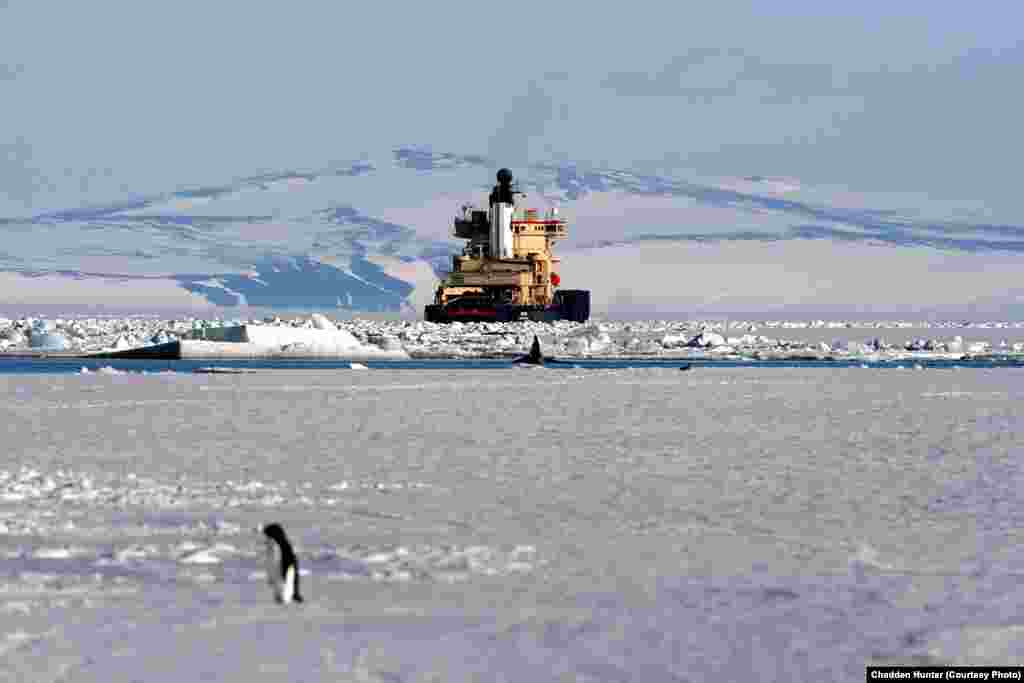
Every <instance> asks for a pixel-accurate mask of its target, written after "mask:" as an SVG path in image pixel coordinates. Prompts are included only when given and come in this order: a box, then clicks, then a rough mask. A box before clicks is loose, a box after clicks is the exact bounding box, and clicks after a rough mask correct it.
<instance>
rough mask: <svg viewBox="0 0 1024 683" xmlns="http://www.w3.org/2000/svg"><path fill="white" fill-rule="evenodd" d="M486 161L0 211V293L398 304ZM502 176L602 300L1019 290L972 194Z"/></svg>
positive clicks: (337, 171) (1004, 293) (145, 301)
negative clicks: (555, 214)
mask: <svg viewBox="0 0 1024 683" xmlns="http://www.w3.org/2000/svg"><path fill="white" fill-rule="evenodd" d="M501 165H502V164H501V160H491V159H487V158H484V157H482V156H479V155H462V154H455V153H449V152H437V151H434V150H432V149H431V148H429V147H423V146H407V147H400V148H398V149H395V150H394V152H393V154H392V156H391V157H390V158H383V159H362V160H358V161H354V162H346V163H341V164H333V165H330V166H328V167H325V168H321V169H313V170H306V171H301V172H299V171H294V172H292V171H282V172H280V173H274V174H265V175H259V176H254V177H247V178H240V179H235V180H230V181H225V182H224V183H223V184H220V185H216V186H210V187H185V188H178V189H171V190H169V191H168V192H166V193H164V194H159V195H154V196H145V197H128V198H115V200H114V201H111V202H110V203H109V204H105V205H99V206H89V207H72V208H65V209H60V210H54V211H48V212H44V213H40V214H38V215H31V216H7V217H0V234H3V235H4V237H5V239H4V243H3V245H2V247H0V270H2V271H3V272H2V273H0V283H3V284H4V285H5V286H4V287H0V291H3V292H4V295H3V297H2V298H0V304H14V303H20V304H32V303H62V304H67V305H68V306H69V307H73V306H79V305H85V304H96V303H99V302H102V303H106V304H109V305H112V306H121V307H124V306H129V307H130V306H135V307H138V308H141V309H158V308H164V307H183V306H217V307H232V306H238V305H247V306H256V307H261V308H276V309H296V308H299V309H301V308H317V309H324V308H341V309H346V310H351V311H391V312H400V311H404V312H407V313H413V312H416V311H419V310H420V308H421V306H422V305H423V304H424V303H425V302H426V301H427V300H428V299H429V298H430V297H431V296H432V292H433V289H434V286H435V284H436V278H437V276H438V275H439V274H441V273H443V272H444V271H445V270H446V269H447V268H448V266H449V264H450V258H451V255H452V254H453V253H457V252H458V251H459V249H460V248H461V242H460V241H458V240H454V239H452V238H451V236H450V229H451V219H452V217H453V216H454V215H455V213H456V211H457V210H458V207H459V206H460V204H462V203H465V202H469V201H475V202H480V203H482V202H484V201H485V199H486V193H487V192H488V190H489V189H490V186H491V185H492V184H493V182H494V180H493V178H494V172H495V171H496V170H497V168H498V167H499V166H501ZM512 170H513V172H514V173H515V175H516V178H517V181H518V182H519V183H520V186H521V188H522V189H524V190H525V191H526V192H527V195H528V200H527V201H528V203H530V204H533V205H536V206H538V207H545V206H551V205H558V206H559V207H561V209H562V210H563V213H565V214H566V215H567V216H568V217H569V219H570V221H572V225H571V228H570V239H569V240H567V241H566V242H565V243H564V244H561V245H559V248H558V252H559V254H560V255H561V256H562V257H563V259H564V260H563V265H562V274H563V282H564V283H565V286H568V287H573V288H587V289H591V290H592V291H593V297H594V303H595V309H596V310H597V311H598V312H609V313H612V314H616V313H618V314H629V313H631V312H633V313H636V314H644V315H651V314H659V313H662V314H667V315H673V314H679V313H685V312H688V311H690V312H694V311H703V312H712V311H714V312H725V311H730V310H735V311H755V310H780V309H806V310H825V309H829V310H845V309H853V310H858V311H860V312H868V311H871V310H881V311H898V310H904V309H934V308H949V309H964V310H968V309H979V308H981V309H987V308H999V309H1005V308H1006V307H1013V306H1015V305H1016V302H1017V301H1018V299H1020V300H1021V301H1024V288H1015V287H1014V285H1013V278H1015V271H1016V270H1018V269H1019V265H1020V263H1021V261H1022V259H1024V226H1018V225H1006V224H1002V223H999V222H997V221H991V220H988V219H987V215H988V214H987V212H986V209H985V206H984V205H983V204H981V203H979V202H973V203H972V202H939V201H934V200H932V199H930V198H928V197H922V196H905V195H891V194H885V195H880V194H877V193H876V194H872V195H864V194H857V193H854V192H852V191H850V190H849V189H847V188H835V187H823V186H815V185H809V184H808V183H806V182H802V181H801V180H800V179H795V178H787V177H771V176H761V175H746V176H742V175H738V176H735V177H725V178H723V177H701V176H699V175H698V174H691V175H689V176H687V177H682V176H679V175H673V176H671V177H669V176H661V175H652V174H640V173H633V172H630V171H627V170H617V169H609V168H603V167H598V166H593V165H582V164H571V163H557V164H555V163H551V164H538V165H534V166H530V167H526V168H515V167H513V169H512Z"/></svg>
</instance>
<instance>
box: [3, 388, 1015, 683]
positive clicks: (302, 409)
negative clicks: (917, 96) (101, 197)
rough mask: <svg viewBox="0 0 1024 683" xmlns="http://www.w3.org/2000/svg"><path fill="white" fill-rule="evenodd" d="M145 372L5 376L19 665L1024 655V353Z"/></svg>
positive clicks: (397, 668)
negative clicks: (280, 578)
mask: <svg viewBox="0 0 1024 683" xmlns="http://www.w3.org/2000/svg"><path fill="white" fill-rule="evenodd" d="M125 379H126V378H125V377H121V376H118V375H112V374H105V373H88V374H81V375H50V376H41V375H8V376H0V387H2V388H0V390H2V391H3V393H4V396H5V398H6V400H5V401H4V402H3V404H2V405H0V424H3V425H4V431H5V434H6V437H7V438H6V440H5V446H6V448H5V449H4V455H3V457H2V458H0V562H2V567H3V573H2V575H0V681H8V680H9V681H21V680H32V681H76V682H77V681H83V682H90V681H115V682H116V681H136V680H144V681H147V682H159V681H175V683H178V682H180V681H183V680H190V681H191V680H223V681H244V682H245V683H254V682H256V681H275V682H279V681H282V680H288V681H523V680H531V681H565V680H573V681H670V680H680V681H682V680H690V681H705V680H723V681H725V680H730V681H740V680H759V681H848V680H861V678H862V677H863V675H864V674H863V672H864V666H865V664H867V663H869V662H878V663H909V662H912V661H915V662H929V663H965V664H982V665H987V664H1016V665H1021V664H1024V638H1022V637H1021V635H1022V632H1024V618H1022V617H1021V614H1022V610H1021V605H1022V603H1024V582H1022V581H1021V577H1022V576H1024V550H1022V549H1021V548H1022V546H1021V542H1020V541H1021V532H1020V529H1021V528H1022V527H1024V504H1022V499H1021V497H1020V491H1021V490H1022V485H1024V471H1022V464H1024V463H1022V458H1024V455H1022V451H1021V448H1020V443H1021V440H1022V436H1024V427H1022V421H1021V419H1020V418H1021V414H1020V413H1021V408H1020V405H1021V399H1022V398H1024V373H1022V371H1020V370H1005V369H1002V370H980V369H979V370H975V369H957V370H921V371H918V372H893V371H891V370H890V371H887V370H872V369H867V370H865V369H859V368H857V369H810V368H808V369H793V368H790V369H751V368H734V369H724V368H723V369H709V368H700V369H698V370H696V371H691V372H688V373H681V372H679V371H678V370H669V369H633V370H595V371H582V370H552V369H545V368H539V369H535V370H534V371H533V372H516V371H514V370H506V371H483V370H481V371H462V372H457V373H453V372H447V371H390V370H377V371H374V372H365V373H353V372H348V371H344V370H342V371H338V372H331V371H326V372H324V371H319V372H315V373H314V372H309V371H280V372H264V373H256V374H248V375H232V376H219V375H190V374H179V373H159V374H152V375H134V376H132V377H131V380H132V381H124V380H125ZM270 521H277V522H280V523H281V524H282V525H283V526H284V528H285V529H286V531H287V532H288V534H289V536H290V537H291V539H292V542H293V544H294V545H295V548H296V551H297V553H298V557H299V562H300V567H301V569H302V573H301V589H302V592H303V594H304V597H305V598H306V602H305V603H304V604H301V605H288V606H282V605H277V604H275V603H274V602H273V601H272V599H271V595H270V592H269V590H268V589H267V585H266V581H265V574H264V572H263V541H262V538H261V535H260V534H259V533H258V531H257V528H258V526H259V525H261V524H264V523H267V522H270Z"/></svg>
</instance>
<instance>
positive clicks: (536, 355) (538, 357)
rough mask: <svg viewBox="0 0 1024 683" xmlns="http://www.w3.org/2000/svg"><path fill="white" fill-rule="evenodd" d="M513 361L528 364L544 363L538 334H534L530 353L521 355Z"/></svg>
mask: <svg viewBox="0 0 1024 683" xmlns="http://www.w3.org/2000/svg"><path fill="white" fill-rule="evenodd" d="M512 362H513V363H525V364H527V365H544V354H542V353H541V352H540V340H538V339H537V335H533V346H531V347H530V353H528V354H527V355H525V356H520V357H519V358H516V359H515V360H514V361H512Z"/></svg>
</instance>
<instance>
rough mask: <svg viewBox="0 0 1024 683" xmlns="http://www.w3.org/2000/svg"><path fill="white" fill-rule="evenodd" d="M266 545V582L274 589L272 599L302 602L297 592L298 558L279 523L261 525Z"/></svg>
mask: <svg viewBox="0 0 1024 683" xmlns="http://www.w3.org/2000/svg"><path fill="white" fill-rule="evenodd" d="M263 535H264V536H266V539H265V540H266V546H267V582H268V583H269V584H270V587H271V588H272V589H273V590H274V600H276V601H277V602H278V603H280V604H285V605H287V604H288V603H290V602H293V601H294V602H302V594H301V593H299V559H298V558H297V557H295V551H294V550H292V544H291V543H289V542H288V537H287V536H285V534H284V529H282V528H281V525H280V524H277V523H274V524H268V525H267V526H265V527H263Z"/></svg>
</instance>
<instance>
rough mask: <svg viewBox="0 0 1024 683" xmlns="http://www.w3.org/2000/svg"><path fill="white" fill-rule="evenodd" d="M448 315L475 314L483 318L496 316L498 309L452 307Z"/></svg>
mask: <svg viewBox="0 0 1024 683" xmlns="http://www.w3.org/2000/svg"><path fill="white" fill-rule="evenodd" d="M448 315H475V316H479V317H482V318H495V317H497V315H498V311H497V310H495V309H493V308H452V309H449V310H448Z"/></svg>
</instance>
